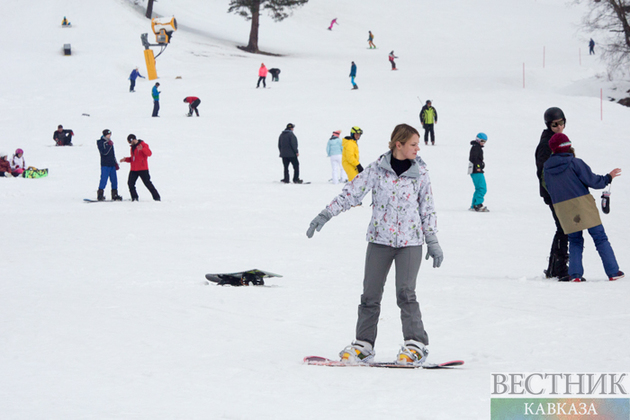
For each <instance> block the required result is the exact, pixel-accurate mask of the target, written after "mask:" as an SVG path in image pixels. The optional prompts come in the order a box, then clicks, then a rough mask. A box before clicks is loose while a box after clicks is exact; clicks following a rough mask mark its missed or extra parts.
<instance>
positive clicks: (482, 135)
mask: <svg viewBox="0 0 630 420" xmlns="http://www.w3.org/2000/svg"><path fill="white" fill-rule="evenodd" d="M476 140H477V141H488V136H487V135H486V133H479V134H477V138H476Z"/></svg>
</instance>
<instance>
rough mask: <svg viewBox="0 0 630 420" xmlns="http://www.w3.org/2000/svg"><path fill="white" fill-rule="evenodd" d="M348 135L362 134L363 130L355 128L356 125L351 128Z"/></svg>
mask: <svg viewBox="0 0 630 420" xmlns="http://www.w3.org/2000/svg"><path fill="white" fill-rule="evenodd" d="M350 134H359V135H361V134H363V130H361V128H359V127H357V126H356V125H355V126H354V127H352V129H351V130H350Z"/></svg>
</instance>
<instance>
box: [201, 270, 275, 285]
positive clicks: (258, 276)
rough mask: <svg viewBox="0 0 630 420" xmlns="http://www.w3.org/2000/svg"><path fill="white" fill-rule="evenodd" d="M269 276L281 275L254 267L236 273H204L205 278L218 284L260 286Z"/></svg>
mask: <svg viewBox="0 0 630 420" xmlns="http://www.w3.org/2000/svg"><path fill="white" fill-rule="evenodd" d="M270 277H282V276H281V275H280V274H276V273H271V272H269V271H262V270H258V269H256V268H254V269H253V270H248V271H239V272H236V273H219V274H206V280H208V281H209V282H212V283H217V284H218V285H220V286H225V285H230V286H249V285H250V283H251V284H252V285H254V286H262V285H264V284H265V280H264V279H266V278H270Z"/></svg>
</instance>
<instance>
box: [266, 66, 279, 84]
mask: <svg viewBox="0 0 630 420" xmlns="http://www.w3.org/2000/svg"><path fill="white" fill-rule="evenodd" d="M269 73H271V81H272V82H279V81H280V69H278V68H275V67H274V68H272V69H269Z"/></svg>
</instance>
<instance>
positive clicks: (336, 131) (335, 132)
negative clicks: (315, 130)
mask: <svg viewBox="0 0 630 420" xmlns="http://www.w3.org/2000/svg"><path fill="white" fill-rule="evenodd" d="M333 134H334V135H336V136H339V135H340V134H341V130H335V131H333Z"/></svg>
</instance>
